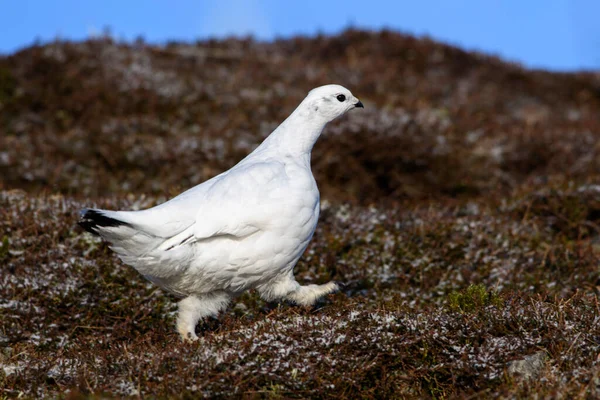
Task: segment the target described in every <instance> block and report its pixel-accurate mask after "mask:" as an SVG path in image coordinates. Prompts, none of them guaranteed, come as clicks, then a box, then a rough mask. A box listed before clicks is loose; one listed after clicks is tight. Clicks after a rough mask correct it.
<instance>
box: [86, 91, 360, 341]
mask: <svg viewBox="0 0 600 400" xmlns="http://www.w3.org/2000/svg"><path fill="white" fill-rule="evenodd" d="M356 107H363V104H362V103H361V102H360V101H359V100H358V99H357V98H356V97H354V96H353V95H352V93H350V91H349V90H348V89H346V88H344V87H342V86H339V85H326V86H321V87H318V88H316V89H313V90H311V91H310V92H309V93H308V96H307V97H306V98H305V99H304V101H302V103H300V105H299V106H298V108H296V110H294V112H293V113H292V114H291V115H290V116H289V117H288V118H287V119H286V120H285V121H284V122H283V123H282V124H281V125H279V127H277V129H275V130H274V131H273V132H272V133H271V134H270V135H269V137H267V138H266V139H265V141H264V142H263V143H262V144H261V145H260V146H258V147H257V148H256V150H254V151H253V152H252V153H250V154H249V155H248V156H247V157H246V158H244V159H243V160H242V161H240V162H239V163H238V164H237V165H235V166H234V167H233V168H231V169H230V170H228V171H225V172H223V173H222V174H220V175H217V176H215V177H214V178H212V179H209V180H207V181H206V182H203V183H201V184H199V185H197V186H195V187H193V188H191V189H189V190H187V191H185V192H183V193H182V194H180V195H178V196H177V197H175V198H173V199H171V200H169V201H167V202H166V203H163V204H161V205H158V206H156V207H153V208H150V209H147V210H142V211H108V210H98V209H84V210H82V211H81V219H80V221H79V224H80V225H81V226H82V227H83V228H84V229H86V230H87V231H89V232H91V233H93V234H96V235H100V236H101V237H102V238H103V239H105V240H106V241H108V242H109V243H110V248H111V249H112V250H113V251H115V252H116V253H117V254H118V256H119V257H120V258H121V260H123V262H124V263H125V264H128V265H130V266H132V267H134V268H135V269H136V270H137V271H138V272H139V273H140V274H142V275H143V276H144V277H146V278H147V279H148V280H150V281H152V282H153V283H155V284H156V285H158V286H160V287H161V288H164V289H166V290H168V291H170V292H172V293H174V294H175V295H177V296H180V297H182V298H183V300H181V301H180V302H179V314H178V317H177V330H178V331H179V333H180V334H181V337H182V339H184V340H196V339H197V338H198V337H197V336H196V333H195V328H196V324H197V322H198V321H199V320H200V319H201V318H204V317H207V316H209V315H216V314H218V313H219V312H220V311H222V310H223V309H225V308H226V307H227V305H228V304H229V302H230V300H231V299H233V298H235V297H236V296H237V295H239V294H241V293H242V292H243V291H245V290H248V289H256V290H257V291H258V292H259V294H260V296H261V297H262V298H263V299H265V300H268V301H272V300H275V299H286V300H291V301H292V302H294V303H296V304H300V305H311V304H313V303H314V302H315V301H316V300H317V299H318V298H319V297H321V296H323V295H326V294H329V293H332V292H334V291H336V290H338V286H337V284H336V283H334V282H329V283H327V284H324V285H306V286H301V285H300V284H299V283H298V282H296V279H295V278H294V266H295V265H296V263H297V262H298V259H299V258H300V256H301V255H302V253H303V252H304V250H305V249H306V246H307V245H308V242H309V241H310V239H311V238H312V236H313V233H314V231H315V228H316V226H317V220H318V218H319V190H318V188H317V184H316V182H315V179H314V177H313V174H312V171H311V168H310V155H311V151H312V148H313V146H314V144H315V142H316V141H317V139H318V138H319V136H320V135H321V132H322V131H323V128H325V125H326V124H327V123H328V122H330V121H332V120H333V119H335V118H337V117H339V116H341V115H343V114H345V113H346V112H347V111H349V110H351V109H354V108H356Z"/></svg>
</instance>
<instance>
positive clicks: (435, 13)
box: [0, 0, 600, 70]
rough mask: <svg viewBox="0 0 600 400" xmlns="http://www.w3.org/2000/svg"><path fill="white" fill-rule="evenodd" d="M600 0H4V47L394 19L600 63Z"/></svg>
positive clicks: (448, 37)
mask: <svg viewBox="0 0 600 400" xmlns="http://www.w3.org/2000/svg"><path fill="white" fill-rule="evenodd" d="M599 16H600V0H545V1H543V0H521V1H517V0H504V1H502V0H411V1H406V0H398V1H376V0H345V1H327V0H303V1H296V2H292V1H283V0H281V1H278V0H263V1H260V0H245V1H244V0H232V1H215V0H206V1H202V0H196V1H194V0H171V1H157V0H145V1H142V0H120V1H115V0H55V1H51V0H15V1H9V0H6V1H5V2H3V4H2V16H1V21H2V23H1V24H0V53H2V54H9V53H11V52H14V51H16V50H18V49H20V48H23V47H25V46H27V45H29V44H31V43H33V42H34V41H35V40H36V39H38V40H41V41H42V42H44V41H49V40H53V39H55V38H57V37H58V38H62V39H74V40H81V39H85V38H88V37H90V36H91V35H94V34H96V35H97V34H99V33H102V32H103V31H104V30H105V28H109V29H110V32H111V33H112V35H113V36H115V37H116V38H117V39H123V40H127V41H131V40H133V39H135V38H136V37H139V36H141V37H144V39H145V40H146V41H148V42H153V43H164V42H165V41H167V40H182V41H194V40H196V39H200V38H206V37H222V36H225V35H232V34H233V35H247V34H252V35H254V36H255V37H256V38H258V39H264V40H270V39H273V38H277V37H289V36H292V35H296V34H303V35H312V34H315V33H318V32H321V33H328V34H330V33H337V32H339V31H341V30H343V29H345V28H346V27H348V26H354V27H358V28H369V29H381V28H384V27H386V28H391V29H394V30H400V31H403V32H408V33H412V34H416V35H419V36H421V35H428V36H430V37H432V38H434V39H438V40H442V41H444V42H447V43H451V44H455V45H458V46H461V47H463V48H466V49H473V50H482V51H485V52H487V53H492V54H496V55H499V56H502V57H504V58H506V59H508V60H511V61H517V62H520V63H523V64H524V65H526V66H528V67H533V68H546V69H552V70H577V69H595V70H600V22H598V18H599Z"/></svg>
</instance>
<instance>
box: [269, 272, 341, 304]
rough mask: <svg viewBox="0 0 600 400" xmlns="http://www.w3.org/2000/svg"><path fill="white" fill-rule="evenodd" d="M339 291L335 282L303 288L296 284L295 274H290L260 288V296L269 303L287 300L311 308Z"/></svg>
mask: <svg viewBox="0 0 600 400" xmlns="http://www.w3.org/2000/svg"><path fill="white" fill-rule="evenodd" d="M339 289H340V288H339V286H338V284H337V283H335V282H328V283H326V284H324V285H305V286H301V285H300V284H299V283H298V282H296V279H295V278H294V275H293V273H290V274H287V275H285V276H284V277H280V278H279V279H277V280H275V281H271V282H269V283H268V284H266V285H264V286H262V287H259V288H258V291H259V293H260V296H261V297H262V298H263V299H265V300H267V301H273V300H276V299H286V300H290V301H293V302H294V303H296V304H298V305H301V306H310V305H313V304H314V303H315V302H316V301H317V300H318V299H319V298H320V297H322V296H325V295H326V294H329V293H333V292H337V291H338V290H339Z"/></svg>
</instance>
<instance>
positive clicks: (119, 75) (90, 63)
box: [0, 30, 600, 398]
mask: <svg viewBox="0 0 600 400" xmlns="http://www.w3.org/2000/svg"><path fill="white" fill-rule="evenodd" d="M326 83H340V84H343V85H344V86H346V87H348V88H349V89H350V90H352V92H353V93H354V94H355V95H356V96H357V97H358V98H359V99H361V100H362V102H363V103H364V104H365V110H357V111H355V112H352V113H350V114H349V115H347V116H346V117H344V118H342V119H341V120H339V121H337V122H334V123H333V124H331V125H330V126H329V127H328V128H327V129H326V132H325V134H324V136H323V137H322V138H321V140H320V141H319V142H318V143H317V146H316V147H315V150H314V152H313V170H314V172H315V176H316V177H317V181H318V184H319V187H320V189H321V193H322V215H321V218H320V221H319V225H318V228H317V231H316V233H315V237H314V239H313V241H312V242H311V244H310V245H309V247H308V249H307V251H306V253H305V254H304V256H303V258H302V259H301V261H300V262H299V264H298V266H297V267H296V271H297V276H298V280H299V281H301V282H305V283H311V282H313V283H323V282H326V281H328V280H331V279H334V280H336V281H340V282H344V283H345V284H346V286H345V288H344V290H342V291H341V292H340V293H337V294H335V295H331V296H330V297H328V298H327V299H325V300H324V301H322V302H321V303H319V305H318V306H316V307H312V308H303V307H296V306H292V305H289V304H267V303H264V302H263V301H261V300H260V299H259V297H258V296H257V295H256V294H255V293H248V294H245V295H244V296H242V297H241V298H240V299H239V300H238V301H237V302H236V303H234V304H233V305H232V306H231V307H230V309H229V310H228V311H227V312H226V313H225V314H224V315H222V316H220V317H219V318H218V319H215V320H209V321H206V322H205V323H203V324H202V325H199V326H198V333H199V336H200V337H201V339H200V341H199V342H197V343H194V344H183V343H181V342H180V339H179V337H178V334H177V333H176V331H175V329H174V315H175V311H176V306H175V301H176V299H175V298H173V297H171V296H169V295H168V294H165V293H163V292H162V291H161V290H160V289H157V288H156V287H154V286H153V285H152V284H150V283H149V282H146V281H145V280H144V279H143V278H142V277H140V276H139V275H138V274H137V273H136V272H135V271H134V270H132V269H131V268H129V267H127V266H124V265H123V264H122V263H121V262H120V261H119V260H118V259H117V258H116V257H115V256H114V255H113V254H112V253H111V252H110V250H109V249H108V248H107V247H106V245H104V244H103V243H102V242H100V241H99V240H98V239H96V238H95V237H92V236H91V235H89V234H87V233H85V232H83V231H82V230H81V229H80V228H78V227H77V226H76V221H77V211H78V210H79V209H80V208H82V207H85V206H98V207H103V208H112V209H116V208H119V209H140V208H145V207H149V206H152V205H155V204H159V203H160V202H162V201H164V200H166V199H167V198H169V197H171V196H173V195H175V194H177V193H179V192H180V191H181V190H183V189H185V188H188V187H190V186H193V185H195V184H198V183H200V182H202V181H203V180H205V179H207V178H209V177H211V176H213V175H215V174H217V173H219V172H220V171H223V170H225V169H227V168H229V167H231V166H232V165H233V164H235V162H237V161H238V160H239V159H241V158H242V157H243V156H244V155H245V154H247V153H248V152H249V151H251V150H252V149H253V148H254V147H255V146H256V145H257V144H258V143H260V141H261V140H262V139H263V138H264V137H265V136H266V135H267V134H268V133H270V132H271V131H272V130H273V129H274V128H275V127H276V126H277V124H278V123H279V122H281V121H282V120H283V119H284V118H285V117H286V116H287V115H288V114H289V113H290V112H291V111H292V110H293V108H294V107H295V106H296V105H297V104H298V103H299V102H300V101H301V100H302V98H303V97H304V96H305V95H306V93H307V92H308V90H310V89H311V88H313V87H315V86H318V85H321V84H326ZM0 131H1V132H2V134H0V268H1V269H0V272H1V274H0V350H1V351H0V398H2V397H7V398H13V397H19V396H25V397H31V398H34V397H35V398H37V397H41V396H47V397H56V396H70V397H72V398H81V397H88V396H92V397H120V396H141V397H150V396H157V397H188V398H195V397H198V396H205V397H229V396H230V395H232V394H233V395H235V396H236V397H245V398H262V397H274V398H276V397H280V398H348V397H361V398H390V397H395V398H402V397H405V398H415V397H416V398H422V397H431V398H464V397H469V396H470V397H474V398H529V397H535V396H538V397H543V398H546V397H559V398H567V397H569V398H570V397H575V398H589V397H595V396H599V395H600V358H599V357H600V305H599V303H598V294H599V287H600V268H599V266H600V264H599V261H600V180H599V178H600V144H599V143H600V142H599V139H600V75H599V74H597V73H596V74H594V73H579V74H558V73H549V72H544V71H530V70H526V69H523V68H521V67H520V66H518V65H513V64H508V63H505V62H503V61H502V60H499V59H497V58H495V57H491V56H486V55H482V54H477V53H468V52H465V51H462V50H460V49H457V48H453V47H450V46H446V45H442V44H438V43H435V42H432V41H430V40H428V39H416V38H414V37H410V36H406V35H402V34H397V33H394V32H385V31H384V32H374V33H373V32H362V31H352V30H351V31H347V32H344V33H343V34H341V35H339V36H335V37H315V38H295V39H288V40H280V41H276V42H274V43H261V42H256V41H253V40H251V39H245V40H242V39H236V40H233V39H232V40H225V41H205V42H198V43H195V44H183V43H170V44H168V45H165V46H160V47H159V46H153V45H148V44H145V43H143V42H142V41H139V42H136V43H132V44H120V43H115V42H113V41H112V40H110V39H100V40H93V41H86V42H76V43H66V42H57V43H50V44H45V45H38V46H34V47H31V48H28V49H25V50H23V51H21V52H19V53H16V54H13V55H10V56H7V57H3V58H0Z"/></svg>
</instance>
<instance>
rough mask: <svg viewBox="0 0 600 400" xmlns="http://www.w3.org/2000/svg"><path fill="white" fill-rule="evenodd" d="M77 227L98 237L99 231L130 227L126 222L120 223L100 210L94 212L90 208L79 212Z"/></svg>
mask: <svg viewBox="0 0 600 400" xmlns="http://www.w3.org/2000/svg"><path fill="white" fill-rule="evenodd" d="M79 216H80V218H79V222H78V224H79V226H81V227H82V228H83V229H85V230H86V231H88V232H90V233H92V234H94V235H96V236H100V229H102V228H105V227H109V228H116V227H119V226H126V227H131V225H130V224H128V223H127V222H123V221H120V220H118V219H115V218H111V217H109V216H107V215H105V214H104V213H102V211H100V210H94V209H92V208H84V209H83V210H81V211H80V212H79Z"/></svg>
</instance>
